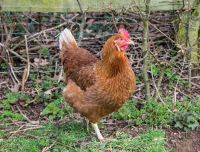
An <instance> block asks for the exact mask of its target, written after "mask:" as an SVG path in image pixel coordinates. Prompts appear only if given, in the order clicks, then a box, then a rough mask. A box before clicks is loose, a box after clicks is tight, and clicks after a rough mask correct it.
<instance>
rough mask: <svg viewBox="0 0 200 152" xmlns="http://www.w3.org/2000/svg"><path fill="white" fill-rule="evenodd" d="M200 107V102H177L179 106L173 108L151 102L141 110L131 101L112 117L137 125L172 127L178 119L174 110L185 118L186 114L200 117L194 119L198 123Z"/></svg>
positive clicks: (169, 104)
mask: <svg viewBox="0 0 200 152" xmlns="http://www.w3.org/2000/svg"><path fill="white" fill-rule="evenodd" d="M199 107H200V102H190V101H183V102H177V104H176V105H175V106H173V104H172V102H166V103H165V105H163V104H162V103H159V102H157V101H154V100H151V101H148V102H147V103H146V104H145V105H144V106H143V107H142V108H141V109H138V108H137V105H136V102H134V101H129V102H128V103H127V104H125V105H124V106H123V107H122V108H121V109H120V110H119V111H118V112H116V113H113V115H112V116H113V118H115V119H118V120H129V121H133V122H134V123H135V124H136V125H146V124H149V125H151V126H164V127H170V126H172V125H173V124H174V119H175V117H177V114H176V113H175V112H173V111H174V110H175V111H178V113H183V116H185V114H184V113H188V112H189V113H191V112H193V113H195V115H196V116H198V117H194V119H195V120H196V121H198V120H200V108H199ZM183 116H180V118H179V117H178V118H176V120H179V121H181V119H182V118H183ZM189 118H190V117H189ZM187 121H189V120H187ZM193 121H194V120H193ZM184 122H186V120H184ZM184 122H183V123H184ZM191 123H194V124H196V122H192V120H191ZM188 125H189V124H188Z"/></svg>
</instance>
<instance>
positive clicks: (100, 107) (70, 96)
mask: <svg viewBox="0 0 200 152" xmlns="http://www.w3.org/2000/svg"><path fill="white" fill-rule="evenodd" d="M59 43H60V44H59V45H60V50H61V53H60V58H61V62H62V64H63V68H64V73H65V79H66V82H67V86H66V87H65V89H64V90H63V96H64V99H65V101H66V102H68V103H69V104H70V105H71V106H72V107H73V108H74V109H75V110H76V111H78V112H79V113H80V114H81V115H83V116H85V117H86V118H87V119H88V120H89V121H90V122H91V123H92V126H93V127H94V129H95V132H96V134H97V137H98V139H99V140H104V138H103V136H102V135H101V133H100V131H99V129H98V126H97V123H98V122H99V121H100V120H101V119H102V118H103V117H105V116H107V115H108V114H110V113H112V112H114V111H117V110H118V109H119V108H120V107H122V105H123V104H124V103H125V102H126V101H127V100H128V99H129V97H130V96H131V95H132V94H133V93H134V91H135V89H136V83H135V79H136V78H135V74H134V72H133V70H132V67H131V65H130V64H129V62H128V58H127V56H126V54H125V52H126V50H127V49H128V48H129V44H133V41H131V37H130V36H129V34H128V32H127V31H126V30H125V29H120V30H119V34H115V35H113V36H112V37H110V38H109V39H108V40H107V42H106V43H105V45H104V47H103V49H102V59H101V60H99V59H97V58H96V57H95V56H94V55H93V54H91V53H90V52H89V51H87V50H85V49H83V48H80V47H79V46H78V44H77V43H76V40H75V39H74V37H73V35H72V34H71V32H70V30H68V29H65V30H64V31H62V32H61V34H60V38H59Z"/></svg>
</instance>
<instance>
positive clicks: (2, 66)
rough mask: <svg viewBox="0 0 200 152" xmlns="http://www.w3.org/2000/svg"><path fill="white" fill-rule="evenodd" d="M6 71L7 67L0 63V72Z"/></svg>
mask: <svg viewBox="0 0 200 152" xmlns="http://www.w3.org/2000/svg"><path fill="white" fill-rule="evenodd" d="M7 69H8V65H7V64H6V63H1V64H0V70H2V71H5V70H7Z"/></svg>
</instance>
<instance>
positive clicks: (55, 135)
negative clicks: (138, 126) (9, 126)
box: [0, 122, 167, 152]
mask: <svg viewBox="0 0 200 152" xmlns="http://www.w3.org/2000/svg"><path fill="white" fill-rule="evenodd" d="M91 136H92V139H91ZM165 144H166V141H165V132H164V131H162V130H149V131H147V133H144V134H140V135H138V136H136V137H132V136H131V135H130V134H128V133H127V132H119V131H118V132H117V133H116V140H114V141H108V142H104V143H101V142H99V141H98V140H97V139H96V137H95V135H91V133H89V134H88V133H87V132H86V131H85V130H84V129H83V126H82V124H80V123H77V122H71V123H66V124H64V125H53V124H46V125H44V127H43V128H41V129H37V130H31V131H27V132H24V133H23V134H20V133H19V134H16V135H14V136H10V135H9V133H0V151H4V152H21V151H24V152H26V151H27V152H28V151H31V152H40V151H42V150H43V149H44V148H45V147H50V146H52V147H51V148H50V150H49V151H53V152H60V151H72V152H77V151H86V152H93V151H100V152H103V151H137V152H165V151H167V150H166V148H165Z"/></svg>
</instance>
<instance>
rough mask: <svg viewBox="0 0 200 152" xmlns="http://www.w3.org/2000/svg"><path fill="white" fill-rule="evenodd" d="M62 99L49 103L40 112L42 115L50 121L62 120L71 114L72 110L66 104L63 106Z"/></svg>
mask: <svg viewBox="0 0 200 152" xmlns="http://www.w3.org/2000/svg"><path fill="white" fill-rule="evenodd" d="M63 101H64V99H63V98H62V97H61V98H58V99H56V100H54V101H53V102H51V103H49V104H48V105H47V106H46V108H45V109H44V110H43V111H42V113H41V114H42V115H48V116H49V118H50V119H55V118H63V117H64V116H67V115H70V114H72V112H73V110H72V108H71V107H69V106H68V105H67V104H63ZM62 106H64V107H63V108H62Z"/></svg>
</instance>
